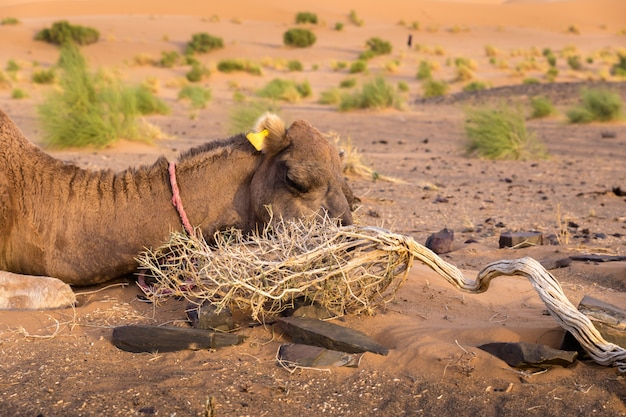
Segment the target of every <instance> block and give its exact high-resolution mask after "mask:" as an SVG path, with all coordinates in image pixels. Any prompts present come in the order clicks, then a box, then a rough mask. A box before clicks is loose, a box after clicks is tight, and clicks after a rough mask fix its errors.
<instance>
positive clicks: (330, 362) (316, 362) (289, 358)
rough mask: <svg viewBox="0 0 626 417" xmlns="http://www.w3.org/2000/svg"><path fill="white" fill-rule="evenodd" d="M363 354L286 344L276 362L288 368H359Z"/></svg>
mask: <svg viewBox="0 0 626 417" xmlns="http://www.w3.org/2000/svg"><path fill="white" fill-rule="evenodd" d="M362 356H363V353H347V352H340V351H337V350H330V349H325V348H323V347H319V346H311V345H302V344H297V343H288V344H283V345H281V346H280V349H279V350H278V360H279V361H280V362H281V364H282V365H283V366H286V367H288V368H290V367H294V366H303V367H307V368H310V367H316V366H346V367H351V368H356V367H358V366H359V362H360V361H361V357H362Z"/></svg>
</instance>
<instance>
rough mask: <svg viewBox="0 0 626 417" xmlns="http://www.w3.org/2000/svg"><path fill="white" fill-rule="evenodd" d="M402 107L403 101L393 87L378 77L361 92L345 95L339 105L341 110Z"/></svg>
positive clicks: (366, 84)
mask: <svg viewBox="0 0 626 417" xmlns="http://www.w3.org/2000/svg"><path fill="white" fill-rule="evenodd" d="M401 106H402V99H401V97H400V96H399V95H398V93H397V91H396V89H395V88H394V87H393V85H391V84H389V83H388V82H387V81H385V79H384V78H382V77H376V78H374V80H372V81H370V82H368V83H365V84H364V85H363V87H362V88H361V91H358V92H354V93H345V94H343V95H342V96H341V101H340V103H339V110H340V111H348V110H352V109H367V108H374V109H385V108H389V107H396V108H399V107H401Z"/></svg>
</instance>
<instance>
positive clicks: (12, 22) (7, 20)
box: [0, 17, 21, 25]
mask: <svg viewBox="0 0 626 417" xmlns="http://www.w3.org/2000/svg"><path fill="white" fill-rule="evenodd" d="M20 23H21V22H20V20H19V19H18V18H16V17H5V18H3V19H2V20H0V25H19V24H20Z"/></svg>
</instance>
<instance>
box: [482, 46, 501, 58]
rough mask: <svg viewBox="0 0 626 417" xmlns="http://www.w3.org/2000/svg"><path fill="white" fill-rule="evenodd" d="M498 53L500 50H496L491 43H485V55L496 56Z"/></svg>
mask: <svg viewBox="0 0 626 417" xmlns="http://www.w3.org/2000/svg"><path fill="white" fill-rule="evenodd" d="M499 54H500V51H498V48H496V47H495V46H493V45H485V55H487V56H488V57H490V58H494V57H496V56H498V55H499Z"/></svg>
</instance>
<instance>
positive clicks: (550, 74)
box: [546, 67, 559, 82]
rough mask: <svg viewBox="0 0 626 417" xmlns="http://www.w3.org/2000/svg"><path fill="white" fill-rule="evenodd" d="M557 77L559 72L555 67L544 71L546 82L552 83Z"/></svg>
mask: <svg viewBox="0 0 626 417" xmlns="http://www.w3.org/2000/svg"><path fill="white" fill-rule="evenodd" d="M558 76H559V70H558V69H557V68H556V67H550V68H548V70H547V71H546V79H547V80H548V82H554V81H555V80H556V77H558Z"/></svg>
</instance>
